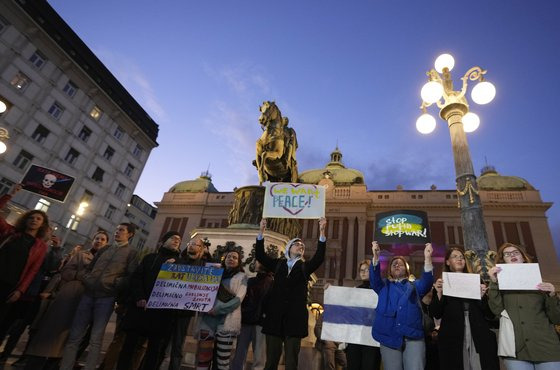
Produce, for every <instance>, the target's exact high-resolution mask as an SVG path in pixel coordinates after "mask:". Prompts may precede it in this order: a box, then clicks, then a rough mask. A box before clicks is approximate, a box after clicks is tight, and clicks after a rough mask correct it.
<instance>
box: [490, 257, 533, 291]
mask: <svg viewBox="0 0 560 370" xmlns="http://www.w3.org/2000/svg"><path fill="white" fill-rule="evenodd" d="M496 266H498V267H499V268H501V269H502V271H500V272H498V284H499V285H500V290H537V284H540V283H542V277H541V270H540V268H539V264H538V263H498V264H497V265H496Z"/></svg>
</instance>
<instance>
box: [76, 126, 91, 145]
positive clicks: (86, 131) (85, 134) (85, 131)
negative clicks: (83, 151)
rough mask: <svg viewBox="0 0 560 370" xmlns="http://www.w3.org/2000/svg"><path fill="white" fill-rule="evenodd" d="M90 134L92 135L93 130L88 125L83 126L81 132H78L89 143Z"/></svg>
mask: <svg viewBox="0 0 560 370" xmlns="http://www.w3.org/2000/svg"><path fill="white" fill-rule="evenodd" d="M90 136H91V130H90V129H89V128H87V127H86V126H84V127H82V129H81V130H80V133H79V134H78V137H79V138H80V139H82V141H84V142H86V143H87V141H88V139H89V137H90Z"/></svg>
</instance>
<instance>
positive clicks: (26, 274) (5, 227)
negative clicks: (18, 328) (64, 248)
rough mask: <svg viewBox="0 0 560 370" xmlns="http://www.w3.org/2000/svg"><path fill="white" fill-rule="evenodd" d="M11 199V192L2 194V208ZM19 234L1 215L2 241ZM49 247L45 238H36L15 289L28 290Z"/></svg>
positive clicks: (0, 233) (0, 201) (23, 291)
mask: <svg viewBox="0 0 560 370" xmlns="http://www.w3.org/2000/svg"><path fill="white" fill-rule="evenodd" d="M10 199H12V196H11V195H9V194H5V195H3V196H1V197H0V209H2V208H4V206H6V204H7V203H8V201H9V200H10ZM19 235H20V234H19V233H17V232H16V231H15V229H14V227H13V226H12V225H10V224H8V223H7V222H6V220H5V219H4V217H0V238H1V239H2V241H5V240H6V239H7V238H9V237H15V238H17V237H18V236H19ZM47 249H48V247H47V244H46V243H45V242H44V241H43V240H41V239H39V238H35V242H34V243H33V246H32V247H31V249H30V250H29V255H28V257H27V261H26V263H25V266H24V268H23V271H22V272H21V275H20V277H19V280H18V283H17V285H16V286H15V287H14V290H17V291H20V292H21V293H22V294H23V293H25V292H26V291H27V288H28V287H29V284H31V281H32V280H33V278H34V277H35V275H36V274H37V272H38V271H39V269H40V268H41V265H42V264H43V260H44V259H45V255H46V254H47Z"/></svg>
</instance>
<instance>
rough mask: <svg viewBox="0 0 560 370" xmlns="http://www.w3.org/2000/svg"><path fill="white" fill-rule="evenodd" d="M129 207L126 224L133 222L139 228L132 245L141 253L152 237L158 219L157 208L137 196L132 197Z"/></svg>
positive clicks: (125, 214) (126, 213)
mask: <svg viewBox="0 0 560 370" xmlns="http://www.w3.org/2000/svg"><path fill="white" fill-rule="evenodd" d="M127 207H128V208H127V210H126V212H125V213H124V216H125V222H126V221H128V222H131V223H133V224H135V225H136V226H137V227H138V228H137V229H136V234H134V237H133V238H132V240H131V241H130V243H131V245H134V246H135V247H136V248H137V249H138V250H140V251H141V250H142V249H144V247H145V246H146V241H147V240H148V237H149V236H150V229H151V227H152V223H153V222H154V219H155V218H156V215H157V208H156V207H154V206H152V205H151V204H150V203H148V202H146V201H145V200H144V199H142V198H140V197H139V196H138V195H136V194H134V195H133V196H132V198H131V199H130V203H128V205H127ZM126 219H128V220H126Z"/></svg>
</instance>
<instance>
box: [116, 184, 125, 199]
mask: <svg viewBox="0 0 560 370" xmlns="http://www.w3.org/2000/svg"><path fill="white" fill-rule="evenodd" d="M125 190H126V187H125V186H124V185H123V184H121V183H119V184H118V185H117V189H116V190H115V195H116V196H117V197H119V198H122V196H123V194H124V191H125Z"/></svg>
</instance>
